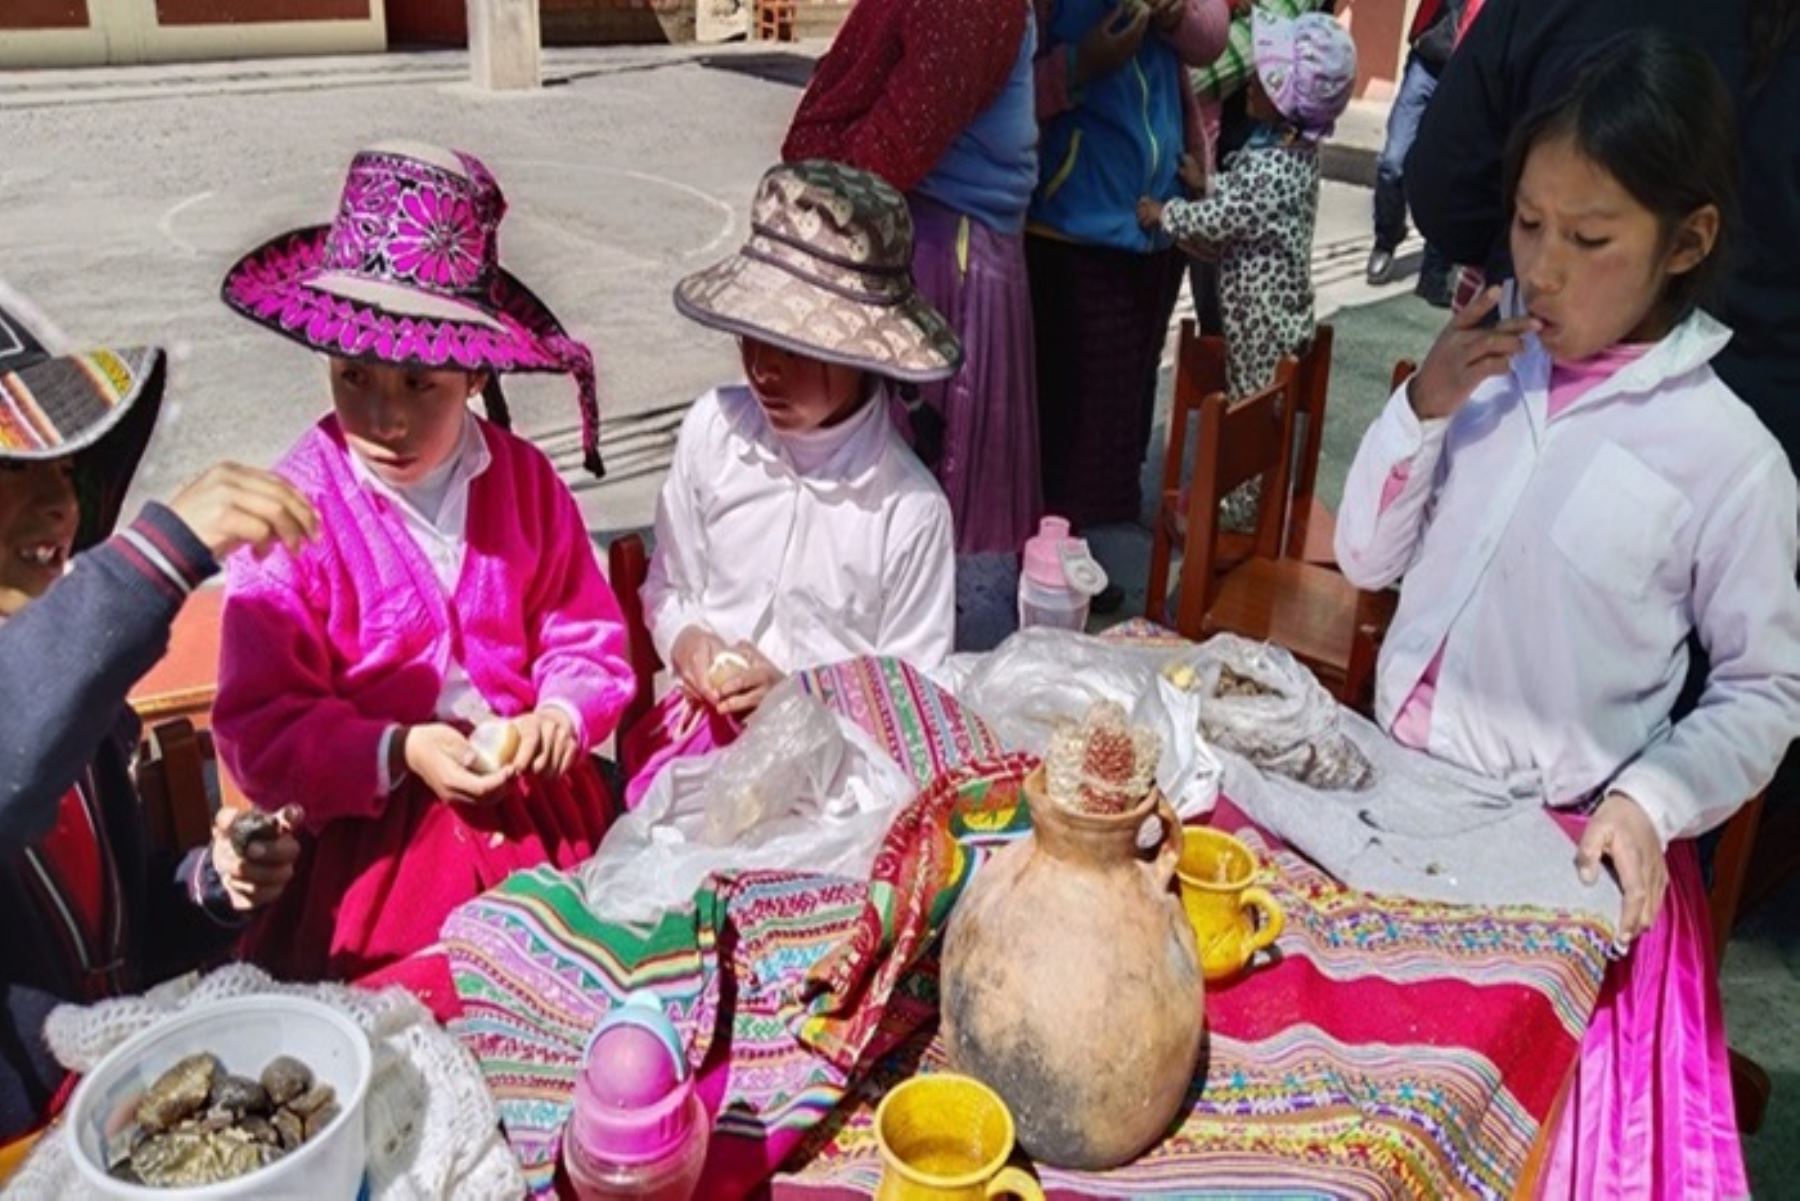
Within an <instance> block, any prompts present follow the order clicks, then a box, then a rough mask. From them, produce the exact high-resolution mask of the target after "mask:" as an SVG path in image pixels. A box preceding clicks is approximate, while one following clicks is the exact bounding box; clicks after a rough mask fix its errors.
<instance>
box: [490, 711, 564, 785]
mask: <svg viewBox="0 0 1800 1201" xmlns="http://www.w3.org/2000/svg"><path fill="white" fill-rule="evenodd" d="M513 725H514V726H516V727H517V728H518V731H519V750H518V753H517V754H515V755H514V756H513V758H512V763H510V764H509V765H508V766H509V767H510V768H511V770H512V772H513V774H515V775H521V776H522V775H525V774H526V773H528V772H529V773H530V774H531V775H534V776H549V777H550V778H551V779H560V778H562V777H563V776H564V775H566V774H567V773H568V770H569V768H571V767H573V766H574V765H575V756H576V755H577V754H578V753H580V750H581V743H580V741H579V740H578V739H577V738H576V737H575V723H574V722H572V721H570V720H569V715H568V714H567V713H565V712H563V711H562V710H561V709H558V708H556V707H555V706H554V705H552V706H550V707H548V708H544V709H539V710H538V711H537V712H536V713H527V714H524V715H523V716H520V717H515V718H513Z"/></svg>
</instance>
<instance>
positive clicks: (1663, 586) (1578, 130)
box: [1337, 31, 1800, 1197]
mask: <svg viewBox="0 0 1800 1201" xmlns="http://www.w3.org/2000/svg"><path fill="white" fill-rule="evenodd" d="M1733 145H1734V137H1733V124H1732V117H1731V107H1730V101H1729V99H1728V98H1727V96H1726V94H1725V91H1724V87H1723V85H1722V84H1721V83H1720V82H1719V80H1718V77H1717V76H1716V74H1715V73H1714V72H1713V69H1712V68H1711V66H1710V65H1709V64H1708V63H1707V61H1706V60H1705V59H1704V58H1702V57H1700V56H1699V55H1698V54H1697V53H1695V52H1693V51H1691V50H1688V49H1686V48H1683V47H1681V46H1679V45H1678V44H1675V43H1673V42H1671V41H1669V40H1668V39H1667V38H1666V36H1664V35H1660V34H1652V33H1648V32H1644V31H1639V32H1636V33H1633V34H1631V35H1628V36H1627V37H1625V38H1623V39H1621V40H1620V41H1618V42H1616V43H1613V44H1610V45H1609V46H1608V47H1607V48H1606V49H1605V50H1603V51H1602V52H1600V53H1599V55H1598V56H1597V57H1596V58H1595V59H1594V60H1592V61H1591V62H1590V64H1589V65H1588V66H1587V67H1585V68H1584V69H1583V71H1582V72H1581V74H1580V75H1579V76H1578V77H1577V79H1576V80H1575V82H1574V83H1573V85H1572V88H1571V91H1570V93H1569V94H1568V96H1567V98H1566V99H1564V100H1563V101H1562V102H1560V103H1559V104H1557V105H1555V106H1553V107H1552V108H1551V109H1549V110H1547V111H1546V112H1544V113H1542V114H1540V115H1538V116H1537V117H1536V118H1534V119H1533V120H1531V121H1530V122H1528V123H1527V124H1526V126H1525V127H1524V128H1523V129H1521V130H1520V131H1519V132H1518V133H1517V134H1516V135H1515V142H1514V151H1513V155H1512V161H1511V169H1510V170H1509V173H1508V175H1509V179H1510V180H1511V185H1510V187H1509V194H1510V199H1511V205H1512V234H1511V237H1512V256H1513V265H1514V269H1515V272H1516V279H1515V282H1514V283H1513V284H1511V285H1509V286H1508V288H1507V289H1506V291H1505V292H1504V293H1502V292H1501V290H1499V289H1495V290H1494V291H1492V292H1490V293H1489V294H1488V295H1487V296H1485V297H1484V298H1483V299H1482V300H1481V301H1480V302H1479V303H1477V304H1476V305H1473V306H1471V308H1470V310H1469V311H1468V312H1466V313H1464V314H1463V315H1462V316H1460V317H1459V318H1458V319H1457V320H1456V321H1454V322H1453V323H1452V325H1451V326H1450V328H1448V329H1447V330H1445V331H1444V333H1443V334H1442V335H1441V336H1440V337H1439V338H1438V341H1437V344H1436V345H1435V346H1433V347H1432V349H1431V353H1430V355H1429V356H1428V357H1427V358H1426V360H1425V363H1424V365H1423V366H1422V367H1421V369H1420V371H1419V373H1418V374H1417V375H1416V376H1414V378H1413V379H1412V381H1411V382H1410V383H1409V384H1408V385H1407V386H1406V387H1404V388H1402V389H1401V390H1400V391H1399V392H1398V393H1396V394H1395V396H1394V397H1393V398H1392V399H1391V400H1390V401H1389V402H1388V407H1387V409H1386V411H1385V412H1384V413H1383V414H1382V416H1381V417H1380V418H1379V419H1378V420H1377V421H1376V423H1375V424H1374V426H1373V427H1372V428H1371V429H1370V430H1369V432H1368V434H1367V436H1366V437H1365V438H1364V439H1363V443H1362V447H1361V449H1360V450H1359V451H1358V453H1357V457H1356V462H1355V465H1354V466H1353V468H1352V470H1351V475H1350V478H1349V481H1348V483H1347V485H1346V490H1345V498H1344V505H1343V512H1342V515H1341V517H1340V521H1339V525H1338V531H1337V552H1338V558H1339V561H1340V563H1341V564H1342V565H1343V568H1344V572H1345V574H1346V575H1347V576H1349V577H1350V579H1352V580H1353V581H1355V582H1356V583H1357V584H1358V585H1359V586H1361V587H1364V588H1382V587H1387V586H1388V585H1390V584H1392V583H1394V582H1395V581H1396V580H1403V583H1402V587H1401V594H1400V595H1401V599H1400V606H1399V610H1398V612H1397V613H1396V615H1395V619H1394V624H1393V627H1392V629H1391V630H1390V631H1389V634H1388V636H1387V639H1386V642H1385V645H1384V646H1383V648H1382V655H1381V664H1380V669H1379V673H1378V677H1377V695H1376V713H1377V717H1378V719H1379V720H1380V721H1381V723H1382V724H1383V725H1384V726H1386V727H1387V728H1389V729H1390V730H1391V731H1392V733H1393V735H1394V737H1395V738H1397V739H1398V740H1400V741H1401V742H1404V743H1407V744H1409V745H1412V746H1414V747H1417V748H1419V749H1421V750H1424V751H1426V752H1428V753H1430V754H1432V755H1435V756H1438V757H1440V758H1444V759H1448V760H1452V761H1454V762H1455V763H1457V764H1459V765H1461V766H1464V767H1468V768H1473V769H1475V770H1477V771H1482V772H1486V773H1489V774H1493V775H1496V776H1500V775H1509V774H1513V773H1519V772H1535V773H1536V774H1537V775H1538V777H1539V779H1540V780H1541V781H1542V787H1543V794H1544V799H1545V801H1546V803H1548V804H1550V805H1553V806H1557V807H1559V809H1561V810H1563V811H1564V813H1565V814H1567V815H1568V816H1567V817H1566V819H1565V824H1566V825H1568V826H1569V827H1570V829H1571V834H1572V835H1575V834H1577V833H1578V836H1579V843H1578V846H1577V847H1576V848H1575V850H1574V854H1573V860H1574V867H1573V868H1572V870H1579V871H1580V872H1581V874H1582V876H1583V877H1584V878H1586V879H1588V880H1590V881H1591V880H1593V879H1595V878H1596V875H1597V873H1598V871H1599V870H1600V869H1601V866H1602V864H1603V863H1604V864H1610V866H1611V868H1612V870H1613V871H1614V872H1616V874H1617V875H1618V878H1619V882H1620V885H1621V886H1622V889H1623V892H1624V908H1623V912H1622V913H1621V915H1620V920H1619V933H1620V935H1621V936H1622V937H1623V938H1624V939H1627V940H1633V939H1635V940H1636V942H1635V945H1634V946H1633V948H1632V951H1631V954H1630V955H1629V957H1628V958H1627V959H1626V960H1624V961H1623V962H1622V963H1619V964H1615V965H1614V969H1613V974H1612V976H1611V977H1609V979H1608V982H1607V987H1606V989H1605V990H1604V991H1603V992H1602V996H1601V1005H1600V1010H1599V1012H1597V1013H1596V1014H1595V1015H1594V1017H1593V1020H1592V1022H1591V1023H1590V1024H1589V1026H1588V1031H1587V1038H1586V1042H1585V1043H1584V1046H1583V1049H1582V1052H1581V1059H1580V1067H1579V1071H1578V1078H1577V1081H1576V1083H1575V1086H1574V1092H1573V1093H1572V1095H1571V1099H1570V1101H1569V1103H1568V1105H1567V1107H1566V1113H1567V1114H1568V1119H1567V1120H1566V1121H1565V1124H1564V1128H1563V1129H1562V1130H1560V1131H1559V1132H1558V1135H1557V1140H1556V1143H1555V1145H1554V1151H1553V1154H1552V1162H1551V1163H1550V1164H1549V1165H1548V1166H1547V1168H1546V1180H1547V1188H1546V1191H1545V1194H1544V1195H1569V1196H1582V1197H1586V1196H1599V1195H1631V1196H1646V1197H1649V1196H1659V1197H1660V1196H1669V1197H1675V1196H1736V1195H1743V1194H1744V1192H1745V1189H1744V1177H1743V1163H1742V1157H1741V1153H1740V1151H1739V1149H1738V1140H1737V1130H1736V1124H1735V1120H1734V1117H1733V1111H1732V1101H1731V1089H1730V1083H1729V1074H1728V1069H1727V1066H1726V1062H1725V1047H1724V1040H1723V1037H1722V1029H1723V1026H1722V1021H1721V1020H1720V1017H1719V1011H1718V994H1717V982H1716V979H1715V978H1714V959H1713V955H1712V951H1711V949H1710V948H1709V947H1708V946H1707V945H1706V944H1707V943H1708V942H1709V941H1710V939H1709V938H1708V924H1707V921H1706V897H1705V892H1704V890H1703V887H1702V885H1701V879H1700V873H1699V869H1698V861H1697V858H1696V856H1695V852H1694V846H1693V842H1692V840H1693V839H1694V838H1695V837H1697V836H1699V835H1700V834H1703V833H1705V832H1706V831H1707V830H1709V829H1712V828H1714V827H1716V826H1718V825H1719V824H1721V823H1722V822H1724V821H1725V820H1726V819H1727V818H1729V817H1730V816H1731V814H1732V812H1733V811H1734V810H1735V809H1737V807H1738V806H1740V805H1741V804H1743V803H1744V802H1745V801H1746V800H1747V799H1748V798H1750V797H1751V796H1753V795H1754V794H1755V793H1756V792H1757V791H1758V790H1759V789H1761V788H1762V787H1763V786H1764V785H1765V784H1766V783H1767V782H1768V780H1769V779H1770V777H1771V775H1772V774H1773V772H1774V770H1775V767H1776V765H1777V764H1778V762H1779V761H1780V759H1781V757H1782V754H1783V753H1784V752H1785V751H1786V749H1787V747H1788V745H1789V743H1790V741H1791V740H1792V739H1793V737H1794V735H1795V733H1796V731H1797V730H1800V593H1797V592H1796V588H1795V582H1794V570H1795V559H1796V548H1797V545H1800V540H1797V536H1796V503H1797V502H1796V488H1795V481H1794V477H1793V474H1792V472H1791V471H1790V469H1789V467H1788V462H1787V458H1786V456H1785V455H1784V453H1783V451H1782V449H1781V447H1780V445H1779V444H1778V443H1777V442H1776V441H1775V439H1774V437H1773V436H1772V435H1771V434H1770V433H1769V432H1768V431H1767V430H1766V429H1764V428H1763V426H1762V425H1761V424H1760V423H1759V422H1758V421H1757V419H1756V417H1755V416H1754V414H1752V412H1751V411H1750V409H1749V408H1748V407H1747V406H1745V405H1744V404H1743V402H1742V401H1740V400H1739V399H1738V398H1737V397H1736V396H1735V395H1733V394H1732V392H1731V390H1730V389H1729V388H1727V387H1726V386H1725V385H1724V384H1723V383H1721V382H1720V381H1719V379H1718V377H1717V376H1715V375H1714V374H1713V371H1712V368H1711V367H1710V366H1709V365H1708V363H1709V360H1711V359H1712V357H1713V356H1714V355H1716V354H1717V353H1718V352H1719V351H1720V350H1721V349H1723V347H1724V346H1725V343H1726V342H1727V341H1728V340H1729V339H1730V336H1731V334H1730V331H1729V330H1726V329H1725V328H1723V327H1722V326H1720V325H1719V324H1718V323H1717V322H1716V321H1714V320H1713V319H1712V318H1710V317H1709V316H1707V315H1706V314H1705V313H1704V312H1702V311H1700V309H1699V308H1698V307H1697V304H1698V301H1699V300H1700V298H1701V297H1702V296H1703V295H1704V292H1705V289H1706V286H1707V284H1708V283H1709V282H1710V279H1711V276H1712V275H1713V273H1714V272H1715V271H1716V269H1717V267H1718V265H1719V262H1720V251H1719V244H1720V240H1721V236H1722V234H1723V232H1724V231H1723V224H1724V217H1725V215H1726V214H1729V213H1730V211H1731V199H1732V198H1731V189H1732V181H1733V179H1734V178H1735V169H1734V155H1733ZM1497 308H1498V309H1499V310H1500V311H1501V312H1503V313H1504V315H1505V319H1504V320H1501V321H1499V322H1498V323H1497V324H1495V325H1494V326H1492V328H1483V326H1482V321H1483V319H1484V318H1485V317H1487V316H1488V315H1489V314H1490V313H1492V312H1494V311H1495V310H1496V309H1497ZM1690 632H1692V633H1694V634H1696V635H1697V636H1698V639H1699V642H1700V644H1701V645H1702V646H1703V647H1704V648H1705V651H1706V654H1707V657H1708V659H1709V661H1710V670H1709V674H1708V676H1707V679H1706V685H1705V690H1704V692H1703V693H1702V695H1701V697H1700V700H1699V704H1698V706H1697V707H1696V708H1695V709H1694V710H1693V712H1691V713H1689V714H1688V715H1686V716H1685V717H1682V718H1681V719H1680V720H1674V714H1673V710H1674V706H1675V702H1676V698H1677V695H1678V694H1679V693H1680V692H1681V690H1682V684H1683V681H1684V679H1685V677H1686V675H1687V670H1688V657H1689V656H1688V642H1687V640H1688V637H1689V634H1690ZM1684 1131H1685V1132H1686V1134H1685V1136H1683V1137H1677V1138H1662V1137H1658V1134H1659V1132H1660V1133H1663V1134H1682V1132H1684ZM1635 1173H1642V1175H1634V1174H1635ZM1653 1182H1657V1183H1656V1184H1655V1187H1653V1186H1652V1184H1653Z"/></svg>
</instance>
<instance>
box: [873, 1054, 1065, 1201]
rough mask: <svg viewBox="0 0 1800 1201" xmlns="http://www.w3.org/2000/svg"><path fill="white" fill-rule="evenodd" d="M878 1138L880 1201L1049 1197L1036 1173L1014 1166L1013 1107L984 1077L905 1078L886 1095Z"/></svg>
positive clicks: (877, 1121) (877, 1119) (877, 1127)
mask: <svg viewBox="0 0 1800 1201" xmlns="http://www.w3.org/2000/svg"><path fill="white" fill-rule="evenodd" d="M875 1139H876V1141H877V1142H878V1143H879V1144H880V1146H881V1187H880V1188H878V1189H876V1190H875V1197H876V1201H986V1199H987V1198H989V1197H1009V1196H1010V1197H1020V1198H1023V1199H1024V1201H1044V1190H1043V1189H1041V1188H1039V1187H1038V1182H1037V1181H1035V1180H1033V1179H1032V1178H1031V1176H1030V1174H1029V1173H1027V1172H1026V1171H1025V1170H1024V1169H1022V1168H1014V1167H1008V1166H1007V1164H1006V1161H1007V1160H1008V1159H1009V1158H1011V1156H1012V1151H1013V1119H1012V1114H1011V1113H1010V1112H1008V1110H1007V1108H1006V1102H1004V1101H1002V1100H1001V1099H1000V1095H999V1094H998V1093H996V1092H995V1091H994V1090H993V1089H991V1088H989V1087H988V1086H987V1085H985V1084H983V1083H981V1082H980V1081H979V1080H975V1079H972V1078H970V1077H968V1076H958V1075H955V1074H954V1073H949V1072H944V1073H938V1074H934V1075H930V1076H914V1077H913V1078H912V1079H911V1080H908V1081H905V1082H904V1083H902V1084H900V1085H898V1086H897V1087H895V1088H894V1089H893V1090H892V1091H890V1092H889V1093H888V1095H887V1096H885V1097H883V1098H882V1099H881V1107H880V1108H879V1109H877V1110H876V1111H875Z"/></svg>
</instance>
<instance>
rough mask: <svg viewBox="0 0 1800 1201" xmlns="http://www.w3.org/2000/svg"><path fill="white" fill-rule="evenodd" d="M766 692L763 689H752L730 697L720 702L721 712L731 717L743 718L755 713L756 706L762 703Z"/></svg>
mask: <svg viewBox="0 0 1800 1201" xmlns="http://www.w3.org/2000/svg"><path fill="white" fill-rule="evenodd" d="M764 691H765V690H764V689H761V688H751V689H749V690H747V691H744V692H738V693H735V694H733V695H731V696H728V697H726V698H725V699H724V700H723V701H721V702H719V712H721V713H723V714H726V715H727V716H729V717H741V716H743V715H744V714H746V713H754V712H755V711H756V706H757V705H758V704H759V703H760V702H761V701H762V694H763V692H764Z"/></svg>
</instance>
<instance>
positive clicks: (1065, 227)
mask: <svg viewBox="0 0 1800 1201" xmlns="http://www.w3.org/2000/svg"><path fill="white" fill-rule="evenodd" d="M1118 11H1119V10H1118V0H1055V3H1054V5H1053V8H1052V11H1051V16H1050V21H1049V24H1048V26H1047V28H1046V29H1045V30H1043V31H1042V40H1043V42H1044V44H1045V46H1046V47H1052V46H1054V47H1059V48H1060V50H1059V52H1060V53H1068V52H1069V48H1071V47H1074V46H1076V45H1078V44H1079V43H1080V41H1081V39H1082V38H1083V37H1084V36H1085V35H1086V34H1087V32H1088V30H1090V29H1092V28H1093V27H1094V26H1095V25H1097V24H1099V23H1100V22H1101V21H1109V20H1113V19H1114V18H1115V17H1116V16H1117V14H1118ZM1185 78H1186V72H1185V71H1184V70H1183V69H1182V66H1181V61H1180V59H1178V58H1177V57H1176V55H1175V51H1174V49H1173V48H1172V47H1171V46H1170V45H1169V44H1168V42H1166V41H1165V40H1164V39H1162V38H1160V37H1157V36H1156V35H1155V34H1154V33H1151V34H1147V35H1146V36H1145V37H1144V41H1143V44H1142V45H1141V46H1140V47H1139V48H1138V52H1137V54H1136V55H1135V56H1134V57H1133V58H1132V59H1131V61H1130V62H1128V63H1126V64H1125V65H1124V66H1122V67H1120V68H1119V69H1118V70H1117V71H1114V72H1113V73H1112V74H1110V75H1108V76H1105V77H1104V78H1101V79H1095V80H1090V81H1089V82H1088V83H1087V84H1086V85H1085V86H1084V87H1082V89H1081V90H1080V92H1079V93H1077V94H1076V95H1075V97H1074V99H1075V107H1074V108H1072V109H1070V110H1068V111H1067V112H1063V113H1059V114H1057V115H1056V116H1054V117H1052V118H1050V119H1049V120H1048V121H1046V122H1045V123H1044V126H1043V131H1042V136H1041V139H1040V141H1039V143H1038V164H1039V166H1038V189H1037V194H1036V196H1034V197H1033V199H1032V204H1031V216H1030V220H1031V222H1032V223H1033V224H1036V225H1041V226H1045V227H1047V228H1048V229H1050V230H1052V231H1054V232H1055V233H1058V234H1061V235H1062V236H1063V237H1066V238H1070V239H1073V240H1074V241H1077V242H1086V243H1090V244H1093V245H1098V246H1111V247H1115V248H1117V249H1120V250H1131V251H1136V252H1139V253H1142V252H1146V251H1152V250H1161V249H1163V248H1164V247H1166V246H1168V245H1169V244H1170V243H1169V240H1168V238H1167V237H1166V236H1165V235H1163V234H1161V233H1154V234H1153V233H1148V232H1146V231H1145V230H1143V229H1142V228H1140V227H1139V225H1138V219H1137V202H1138V199H1139V198H1140V197H1143V196H1149V197H1151V198H1153V199H1156V200H1170V199H1173V198H1175V197H1178V196H1180V195H1181V185H1180V183H1179V181H1178V180H1177V179H1176V175H1175V173H1176V169H1177V167H1179V165H1180V160H1181V155H1182V153H1183V151H1184V149H1185V133H1186V130H1185V125H1184V118H1183V98H1182V94H1181V89H1182V88H1183V87H1184V86H1185Z"/></svg>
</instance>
